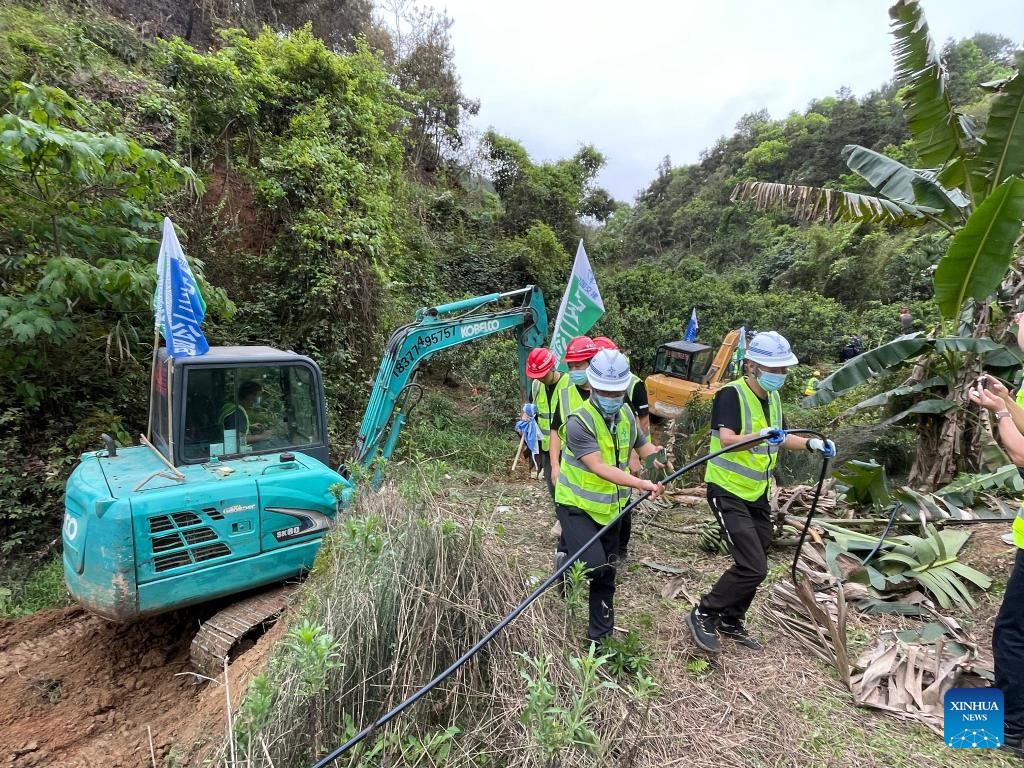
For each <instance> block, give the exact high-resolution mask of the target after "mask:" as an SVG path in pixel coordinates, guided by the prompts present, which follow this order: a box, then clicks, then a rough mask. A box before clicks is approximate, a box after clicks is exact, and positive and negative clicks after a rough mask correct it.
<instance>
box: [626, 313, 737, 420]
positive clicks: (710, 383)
mask: <svg viewBox="0 0 1024 768" xmlns="http://www.w3.org/2000/svg"><path fill="white" fill-rule="evenodd" d="M738 343H739V331H729V333H727V334H726V336H725V339H724V340H723V341H722V345H721V346H720V347H719V348H718V351H717V352H714V349H713V347H709V346H708V345H707V344H697V343H696V342H691V341H670V342H668V343H667V344H662V345H661V346H660V347H658V355H657V357H656V358H655V361H654V373H653V374H652V375H651V376H648V377H647V380H646V382H645V383H646V385H647V399H648V402H649V403H650V412H651V413H652V414H653V415H655V416H660V417H661V418H664V419H675V418H679V417H680V416H682V414H683V412H684V410H685V409H686V406H687V405H688V404H689V402H690V400H691V399H693V398H694V397H699V398H700V399H702V400H710V399H711V398H713V397H714V396H715V393H716V392H717V391H718V390H719V389H720V388H721V386H722V384H723V383H724V382H723V379H724V377H725V373H726V371H727V370H728V368H729V363H730V362H731V361H732V356H733V353H734V352H735V351H736V345H737V344H738Z"/></svg>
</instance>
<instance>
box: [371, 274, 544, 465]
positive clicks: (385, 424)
mask: <svg viewBox="0 0 1024 768" xmlns="http://www.w3.org/2000/svg"><path fill="white" fill-rule="evenodd" d="M510 303H511V306H509V304H510ZM508 330H514V331H515V334H516V341H517V343H518V347H519V349H518V352H519V390H520V395H521V397H522V398H523V400H524V402H525V398H526V396H527V392H528V388H527V380H526V356H527V355H528V354H529V352H530V350H531V349H532V348H534V347H539V346H542V345H543V344H544V340H545V338H546V337H547V331H548V320H547V312H546V311H545V309H544V297H543V295H542V294H541V291H540V289H539V288H536V287H534V286H532V285H528V286H527V287H526V288H521V289H519V290H516V291H508V292H506V293H492V294H488V295H487V296H478V297H476V298H472V299H464V300H462V301H455V302H452V303H450V304H441V305H438V306H436V307H429V308H423V309H419V310H417V312H416V320H415V321H414V322H412V323H409V324H408V325H405V326H403V327H401V328H399V329H398V330H397V331H395V332H394V333H393V334H392V335H391V339H390V340H389V341H388V343H387V346H386V347H385V349H384V358H383V360H382V361H381V364H380V370H379V371H378V372H377V379H376V381H375V382H374V384H373V390H372V391H371V393H370V401H369V402H368V403H367V405H366V411H365V412H364V413H363V420H362V423H361V424H360V426H359V434H358V436H357V437H356V442H355V446H354V447H353V449H352V461H353V462H354V463H356V464H359V465H361V466H364V467H370V466H372V465H374V463H375V462H376V461H377V459H378V458H381V459H388V458H390V457H391V454H392V452H393V451H394V449H395V445H396V444H397V442H398V436H399V433H400V432H401V431H402V427H403V425H404V424H405V420H406V419H407V418H408V415H409V412H410V411H411V410H412V408H413V407H415V405H416V403H417V402H418V401H419V397H420V395H421V394H422V390H421V388H420V387H419V385H418V384H416V382H415V379H416V373H417V371H418V368H419V365H420V363H422V362H423V361H424V360H426V359H428V358H429V357H430V356H431V355H434V354H436V353H437V352H440V351H441V350H442V349H448V348H450V347H454V346H457V345H459V344H465V343H467V342H470V341H476V340H477V339H482V338H484V337H485V336H492V335H494V334H495V333H500V332H502V331H508ZM380 476H381V473H380V468H379V466H378V467H377V471H376V473H375V477H374V483H375V484H378V483H379V482H380Z"/></svg>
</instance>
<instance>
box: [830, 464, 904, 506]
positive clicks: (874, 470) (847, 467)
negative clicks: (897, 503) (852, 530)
mask: <svg viewBox="0 0 1024 768" xmlns="http://www.w3.org/2000/svg"><path fill="white" fill-rule="evenodd" d="M832 477H834V478H835V479H836V480H837V482H838V485H837V487H836V490H837V492H838V493H841V494H842V496H843V499H844V500H845V501H846V502H848V503H850V504H871V505H873V506H875V507H878V508H883V507H887V506H889V504H890V503H892V495H891V493H890V492H889V482H888V480H887V479H886V476H885V467H883V466H882V465H880V464H876V463H875V462H873V461H870V462H869V461H847V462H845V463H843V464H842V465H841V466H839V467H837V468H836V469H835V470H834V471H833V472H832Z"/></svg>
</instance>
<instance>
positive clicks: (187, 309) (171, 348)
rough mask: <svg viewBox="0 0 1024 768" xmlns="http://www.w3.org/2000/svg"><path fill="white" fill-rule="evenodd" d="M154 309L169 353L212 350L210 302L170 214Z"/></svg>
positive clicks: (184, 354) (192, 353)
mask: <svg viewBox="0 0 1024 768" xmlns="http://www.w3.org/2000/svg"><path fill="white" fill-rule="evenodd" d="M153 309H154V322H155V323H156V328H157V329H158V330H159V331H160V332H161V333H162V334H163V336H164V339H165V340H166V342H167V354H168V355H170V356H171V357H193V356H195V355H203V354H206V353H207V352H209V351H210V345H209V343H207V341H206V336H205V335H203V328H202V323H203V318H204V317H206V302H205V301H204V300H203V295H202V294H201V293H200V292H199V285H198V284H197V283H196V278H195V276H194V275H193V274H192V270H191V269H189V266H188V261H187V260H186V259H185V252H184V251H183V250H182V249H181V243H179V242H178V236H177V235H176V234H175V233H174V225H173V224H171V220H170V219H168V218H164V234H163V239H162V240H161V241H160V256H159V258H158V259H157V265H156V292H155V294H154V296H153Z"/></svg>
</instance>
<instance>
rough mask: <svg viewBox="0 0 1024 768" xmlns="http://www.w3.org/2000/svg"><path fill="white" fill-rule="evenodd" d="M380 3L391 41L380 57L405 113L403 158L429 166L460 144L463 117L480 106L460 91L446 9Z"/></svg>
mask: <svg viewBox="0 0 1024 768" xmlns="http://www.w3.org/2000/svg"><path fill="white" fill-rule="evenodd" d="M381 7H382V10H383V11H384V13H382V15H381V17H380V19H379V23H380V24H381V26H382V27H383V28H384V29H385V30H386V32H387V34H388V35H389V36H390V43H391V45H390V50H387V51H385V52H384V54H385V58H386V59H387V60H388V62H389V64H390V65H391V67H392V70H393V72H394V78H395V85H396V86H397V87H398V89H399V90H400V91H401V93H402V94H403V99H402V106H403V107H404V108H405V109H406V111H407V112H408V113H409V115H410V119H409V123H408V128H409V130H408V132H407V135H406V137H405V141H406V157H407V159H408V160H409V162H410V163H411V164H412V165H413V167H415V168H419V169H422V170H425V171H433V170H435V169H436V168H437V167H438V166H439V165H440V164H441V162H442V160H443V159H445V158H446V157H448V156H450V154H451V153H454V152H457V151H458V150H459V149H461V148H462V146H463V143H464V140H463V127H464V123H465V120H466V118H467V117H470V116H472V115H475V114H477V112H479V111H480V102H479V101H476V100H473V99H469V98H467V97H466V95H465V94H464V93H463V92H462V82H461V80H460V78H459V75H458V73H457V72H456V70H455V52H454V50H453V49H452V43H451V28H452V24H453V23H454V22H453V20H452V19H451V18H450V17H449V16H448V14H447V13H445V12H438V11H436V10H434V9H433V8H422V7H419V6H417V5H416V4H415V3H414V2H413V0H385V2H383V3H382V6H381Z"/></svg>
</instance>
